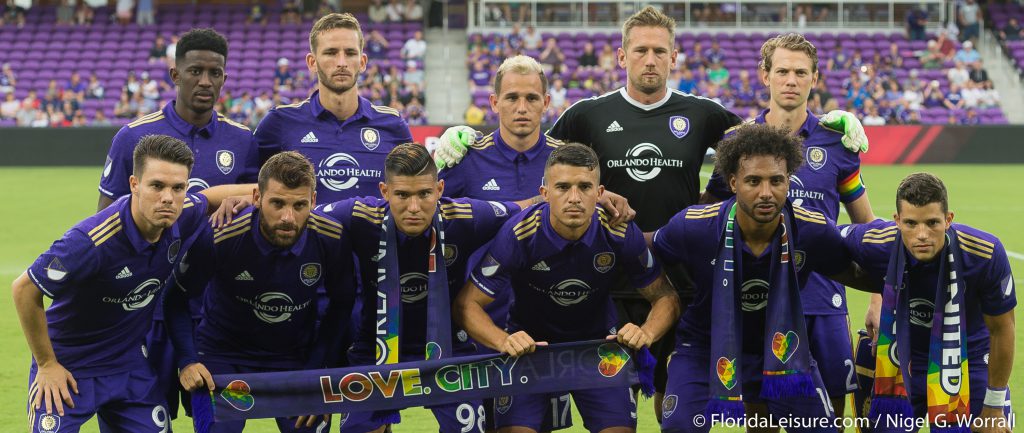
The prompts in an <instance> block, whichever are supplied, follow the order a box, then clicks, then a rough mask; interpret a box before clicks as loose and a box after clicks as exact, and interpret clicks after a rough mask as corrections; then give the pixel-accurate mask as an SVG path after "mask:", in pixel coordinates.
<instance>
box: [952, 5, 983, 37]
mask: <svg viewBox="0 0 1024 433" xmlns="http://www.w3.org/2000/svg"><path fill="white" fill-rule="evenodd" d="M980 13H981V10H980V9H979V8H978V4H977V3H975V2H974V0H967V1H966V2H964V3H963V4H961V5H960V10H959V12H957V20H956V22H957V26H958V27H959V28H960V42H964V41H967V40H974V39H977V37H978V31H979V30H980V24H979V23H978V15H979V14H980Z"/></svg>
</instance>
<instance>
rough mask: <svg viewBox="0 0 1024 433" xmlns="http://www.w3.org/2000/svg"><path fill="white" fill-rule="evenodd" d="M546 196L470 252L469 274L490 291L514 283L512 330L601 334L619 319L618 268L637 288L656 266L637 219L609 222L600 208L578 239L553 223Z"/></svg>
mask: <svg viewBox="0 0 1024 433" xmlns="http://www.w3.org/2000/svg"><path fill="white" fill-rule="evenodd" d="M550 209H551V208H550V206H549V205H548V204H547V203H540V204H537V205H534V206H532V207H530V208H527V209H526V211H524V212H522V213H520V214H519V215H516V216H515V217H514V218H513V219H511V220H510V221H509V222H507V223H505V225H504V226H503V227H502V228H501V231H500V232H498V234H497V236H495V237H494V240H492V241H491V242H490V243H489V244H488V245H487V247H485V248H483V249H481V250H480V251H479V252H478V253H477V254H476V255H474V258H475V259H476V260H474V261H473V264H472V267H471V269H472V274H471V276H470V278H472V281H473V283H474V284H476V286H477V287H479V288H480V290H481V291H483V293H485V294H486V295H487V296H490V297H492V298H494V297H497V296H499V295H500V294H501V293H502V292H505V291H508V290H512V291H513V298H514V299H515V301H514V304H513V305H512V308H511V311H510V315H509V323H508V330H509V332H515V331H519V330H522V331H526V333H527V334H530V336H531V337H533V338H534V339H535V340H537V341H548V342H556V343H557V342H566V341H578V340H586V339H593V338H602V337H605V336H607V335H609V333H614V330H613V329H614V327H615V325H616V323H617V320H616V315H615V309H614V307H613V306H612V303H611V296H610V290H611V288H612V286H613V285H614V284H615V282H616V280H618V279H619V278H616V276H621V275H622V274H625V276H626V277H627V278H628V279H629V281H630V284H631V285H632V286H633V287H634V288H637V289H640V288H644V287H646V286H648V285H650V284H651V283H652V282H653V281H654V280H655V279H656V278H657V277H658V275H660V274H661V266H660V265H659V264H658V263H657V262H656V261H655V260H654V256H653V255H652V254H651V252H650V250H648V249H647V244H646V243H645V242H644V237H643V233H641V232H640V229H639V228H637V226H636V224H633V223H628V224H625V223H623V224H618V225H615V226H612V225H610V224H609V223H608V220H609V217H608V216H607V215H606V214H605V213H604V211H603V210H602V209H600V208H598V211H596V212H594V215H593V216H592V217H591V221H590V226H589V227H588V228H587V231H586V232H584V233H583V236H582V237H581V238H580V239H578V240H575V241H570V240H567V239H565V238H563V237H562V236H561V235H559V234H558V233H557V232H555V230H554V228H552V227H551V222H550V218H551V214H550V212H551V210H550Z"/></svg>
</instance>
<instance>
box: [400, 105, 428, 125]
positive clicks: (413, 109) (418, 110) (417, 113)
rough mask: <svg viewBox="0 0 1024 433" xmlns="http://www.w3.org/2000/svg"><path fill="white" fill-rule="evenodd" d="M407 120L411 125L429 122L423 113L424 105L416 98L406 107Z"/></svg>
mask: <svg viewBox="0 0 1024 433" xmlns="http://www.w3.org/2000/svg"><path fill="white" fill-rule="evenodd" d="M405 121H406V123H408V124H409V125H413V126H420V125H426V124H427V117H426V116H424V115H423V106H422V105H420V104H419V103H418V102H416V101H415V100H413V101H412V103H410V104H408V105H407V106H406V107H405Z"/></svg>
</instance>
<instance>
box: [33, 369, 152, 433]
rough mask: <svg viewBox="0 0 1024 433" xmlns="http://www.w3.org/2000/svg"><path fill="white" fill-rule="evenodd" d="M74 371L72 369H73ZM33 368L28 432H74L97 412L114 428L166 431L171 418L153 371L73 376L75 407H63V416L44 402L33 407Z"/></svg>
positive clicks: (114, 429) (135, 430)
mask: <svg viewBox="0 0 1024 433" xmlns="http://www.w3.org/2000/svg"><path fill="white" fill-rule="evenodd" d="M72 374H74V372H72ZM35 378H36V369H35V368H32V369H31V370H29V375H28V383H29V391H28V406H27V409H28V422H29V431H31V432H39V433H54V432H57V431H60V432H77V431H79V429H80V428H81V427H82V424H84V423H85V422H86V421H88V420H89V419H90V418H92V417H93V415H97V416H98V417H99V418H100V420H102V421H103V423H104V424H106V425H107V426H109V428H111V429H112V430H113V431H119V432H153V433H158V432H166V431H169V428H170V425H171V419H170V417H169V416H168V415H167V408H165V407H164V406H163V404H162V399H163V396H161V395H160V394H159V393H158V392H157V386H156V378H155V377H154V376H153V373H152V371H148V370H147V371H141V370H133V371H126V372H121V373H115V374H111V375H107V376H96V377H84V378H76V381H77V382H78V394H74V393H72V395H71V399H72V401H74V404H75V407H74V408H71V407H68V406H67V405H65V406H64V415H63V416H61V415H58V414H57V411H56V410H54V411H53V413H50V414H47V413H46V405H45V404H43V405H40V408H39V409H38V410H36V409H33V407H32V399H33V398H34V397H35V394H36V393H37V392H38V390H37V389H36V388H35V387H34V386H33V384H34V382H35Z"/></svg>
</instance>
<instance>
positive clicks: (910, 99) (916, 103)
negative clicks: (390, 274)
mask: <svg viewBox="0 0 1024 433" xmlns="http://www.w3.org/2000/svg"><path fill="white" fill-rule="evenodd" d="M920 88H921V85H920V84H919V83H918V82H917V80H916V79H914V80H910V81H908V82H907V84H905V85H904V86H903V101H904V102H905V103H906V104H907V107H908V108H909V109H911V110H914V111H917V110H920V109H921V102H922V101H923V100H924V98H923V95H922V94H921V90H920Z"/></svg>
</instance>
